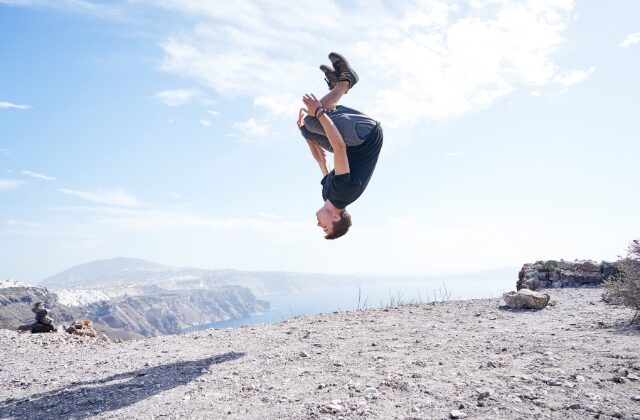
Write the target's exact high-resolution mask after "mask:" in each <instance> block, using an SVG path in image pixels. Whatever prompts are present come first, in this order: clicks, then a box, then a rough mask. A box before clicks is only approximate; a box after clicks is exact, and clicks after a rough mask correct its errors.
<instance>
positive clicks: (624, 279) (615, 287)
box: [605, 240, 640, 323]
mask: <svg viewBox="0 0 640 420" xmlns="http://www.w3.org/2000/svg"><path fill="white" fill-rule="evenodd" d="M619 268H620V274H621V275H620V276H619V278H618V279H616V280H608V281H607V282H606V283H605V287H606V288H607V292H608V294H609V295H610V297H611V298H612V300H613V301H615V302H619V303H621V304H623V305H625V306H628V307H629V308H631V309H635V311H636V312H635V314H634V316H633V319H632V320H631V322H632V323H636V322H640V240H635V241H633V242H631V244H630V245H629V248H628V252H627V257H626V258H624V259H622V260H621V261H620V262H619Z"/></svg>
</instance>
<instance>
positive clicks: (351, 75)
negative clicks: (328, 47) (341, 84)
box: [329, 52, 358, 89]
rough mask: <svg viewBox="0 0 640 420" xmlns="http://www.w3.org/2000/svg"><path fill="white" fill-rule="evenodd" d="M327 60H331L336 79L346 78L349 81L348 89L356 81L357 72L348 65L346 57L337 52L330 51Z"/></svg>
mask: <svg viewBox="0 0 640 420" xmlns="http://www.w3.org/2000/svg"><path fill="white" fill-rule="evenodd" d="M329 60H331V64H333V68H334V69H335V70H336V75H337V77H338V81H343V80H346V81H347V82H349V89H351V88H352V87H353V86H354V85H355V84H356V83H358V74H357V73H356V72H355V71H353V69H352V68H351V66H349V63H348V62H347V59H346V58H344V57H343V56H341V55H340V54H338V53H335V52H332V53H330V54H329Z"/></svg>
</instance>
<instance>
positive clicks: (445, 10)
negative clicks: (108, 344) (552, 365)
mask: <svg viewBox="0 0 640 420" xmlns="http://www.w3.org/2000/svg"><path fill="white" fill-rule="evenodd" d="M331 51H337V52H340V53H342V54H343V55H345V56H346V57H347V58H348V59H349V61H350V63H351V64H352V66H353V67H354V68H355V69H356V71H357V72H358V74H359V76H360V82H359V83H358V85H356V86H354V88H353V89H352V90H350V91H349V92H348V93H347V95H345V96H344V98H343V99H342V103H343V104H344V105H347V106H350V107H353V108H356V109H359V110H361V111H363V112H365V113H367V114H369V115H371V116H372V117H374V118H375V119H377V120H379V121H380V122H381V123H382V127H383V129H384V142H385V143H384V147H383V150H382V153H381V156H380V159H379V162H378V167H377V169H376V171H375V173H374V175H373V178H372V180H371V182H370V184H369V187H368V188H367V190H366V191H365V193H364V194H363V195H362V197H361V198H360V199H359V200H358V201H357V202H355V203H354V204H352V205H351V206H349V210H350V212H351V214H352V218H353V226H352V228H351V230H350V232H349V233H348V234H347V235H346V236H345V237H343V238H340V239H338V240H334V241H327V240H325V239H323V234H324V233H323V232H322V230H321V229H320V228H319V227H317V226H316V225H315V224H316V220H315V211H316V210H317V209H318V208H319V207H321V206H322V197H321V186H320V180H321V178H322V174H321V173H320V170H319V168H318V167H317V165H316V163H315V162H314V161H313V159H312V157H311V154H310V152H309V150H308V147H307V145H306V143H305V142H304V140H303V138H302V137H301V136H300V134H299V132H298V130H297V127H296V125H295V121H296V117H297V112H298V109H299V107H300V106H301V101H300V99H301V97H302V95H303V94H304V93H307V92H311V93H315V94H316V95H322V94H324V93H325V92H326V90H327V87H326V84H325V82H324V81H323V79H322V73H321V72H320V70H318V66H319V65H320V64H323V63H327V64H328V59H327V54H328V53H329V52H331ZM0 63H1V64H0V278H2V277H7V278H16V279H17V280H20V281H25V282H36V281H38V280H41V279H43V278H45V277H47V276H49V275H52V274H54V273H56V272H58V271H61V270H63V269H66V268H68V267H70V266H72V265H75V264H81V263H84V262H88V261H91V260H95V259H104V258H112V257H116V256H127V257H135V258H143V259H148V260H152V261H156V262H160V263H164V264H169V265H175V266H195V267H202V268H212V269H218V268H234V269H242V270H276V271H299V272H316V273H329V274H354V275H436V274H451V273H464V272H474V271H480V270H486V269H491V268H499V267H508V266H520V265H522V264H524V263H527V262H533V261H536V260H542V259H561V258H563V259H566V260H573V259H576V258H578V259H594V260H614V259H616V258H617V257H618V256H619V255H622V254H624V252H625V249H626V247H627V245H628V243H629V242H630V241H631V240H632V239H635V238H638V237H640V218H639V217H638V214H639V213H640V194H638V191H639V189H638V176H637V165H638V163H637V162H638V157H639V156H640V144H639V142H638V140H639V139H638V121H639V118H638V117H639V115H638V104H637V101H638V98H640V83H638V75H639V74H640V3H638V2H637V1H636V0H618V1H615V2H599V1H586V0H583V1H580V0H576V1H573V0H529V1H527V0H509V1H507V0H455V1H454V0H451V1H444V0H424V1H406V2H392V1H389V2H385V1H362V2H359V1H321V2H318V1H300V2H286V1H264V2H263V1H260V2H257V1H256V2H252V1H242V0H237V1H234V2H228V1H204V0H128V1H125V0H115V1H109V2H106V1H100V2H98V1H89V0H57V1H39V0H0Z"/></svg>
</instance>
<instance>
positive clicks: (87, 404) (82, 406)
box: [0, 352, 245, 419]
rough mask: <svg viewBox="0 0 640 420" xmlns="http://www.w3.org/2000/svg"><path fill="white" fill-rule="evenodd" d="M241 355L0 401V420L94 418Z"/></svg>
mask: <svg viewBox="0 0 640 420" xmlns="http://www.w3.org/2000/svg"><path fill="white" fill-rule="evenodd" d="M244 355H245V353H235V352H232V353H225V354H221V355H218V356H214V357H208V358H206V359H201V360H191V361H183V362H175V363H170V364H166V365H160V366H155V367H149V368H145V369H140V370H136V371H133V372H126V373H121V374H117V375H113V376H110V377H108V378H104V379H97V380H93V381H84V382H77V383H74V384H72V385H70V386H69V387H66V388H64V389H60V390H54V391H51V392H45V393H41V394H36V395H32V396H30V397H29V399H26V400H24V399H23V400H17V401H16V400H12V399H9V400H6V401H2V402H0V418H3V419H4V418H19V419H22V418H34V417H44V418H70V417H73V418H74V419H83V418H87V417H91V416H95V415H98V414H100V413H104V412H108V411H114V410H118V409H120V408H123V407H127V406H129V405H132V404H135V403H137V402H138V401H142V400H144V399H147V398H149V397H151V396H153V395H156V394H159V393H161V392H164V391H167V390H169V389H172V388H175V387H178V386H180V385H185V384H187V383H189V382H191V381H193V380H194V379H196V378H198V377H199V376H200V375H203V374H204V373H206V370H207V369H208V368H209V367H210V366H211V365H216V364H220V363H224V362H230V361H232V360H237V359H239V358H241V357H243V356H244ZM62 369H64V368H62Z"/></svg>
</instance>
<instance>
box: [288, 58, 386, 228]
mask: <svg viewBox="0 0 640 420" xmlns="http://www.w3.org/2000/svg"><path fill="white" fill-rule="evenodd" d="M329 60H331V64H332V65H333V69H332V68H330V67H329V66H325V65H322V66H320V70H322V71H323V72H324V74H325V81H326V82H327V84H328V85H329V90H330V91H329V93H328V94H327V95H325V96H324V97H323V98H322V99H320V100H318V99H317V98H316V97H315V95H313V94H305V95H304V97H303V98H302V101H303V102H304V105H305V108H301V109H300V113H299V115H298V128H300V132H301V133H302V136H303V137H304V138H305V139H306V140H307V143H308V144H309V148H310V149H311V154H312V155H313V157H314V159H315V160H316V162H318V165H320V170H321V171H322V174H323V175H324V178H322V181H321V184H322V199H323V200H324V205H323V206H322V208H320V210H318V211H317V212H316V217H317V219H318V226H320V227H321V228H322V230H324V232H325V238H326V239H336V238H339V237H340V236H342V235H344V234H345V233H347V231H348V230H349V227H350V226H351V215H350V214H349V212H348V211H347V210H346V207H347V206H348V205H349V204H351V203H353V202H354V201H356V200H357V199H358V198H359V197H360V195H362V193H363V192H364V190H365V188H367V185H368V184H369V180H370V179H371V175H372V174H373V171H374V169H375V168H376V163H377V162H378V156H379V155H380V149H381V148H382V127H381V126H380V123H379V122H377V121H375V120H374V119H372V118H370V117H368V116H367V115H365V114H363V113H362V112H360V111H356V110H355V109H351V108H347V107H345V106H342V105H338V101H339V100H340V99H341V98H342V96H343V95H344V94H345V93H347V91H348V90H349V89H351V88H352V87H353V86H354V85H355V84H356V83H357V82H358V75H357V74H356V72H355V71H353V69H352V68H351V66H350V65H349V63H348V62H347V60H346V59H345V58H344V57H343V56H341V55H340V54H337V53H334V52H332V53H331V54H329ZM305 113H306V114H307V115H306V116H304V114H305ZM325 150H326V151H328V152H332V153H333V170H332V171H331V172H329V170H328V168H327V162H326V158H325Z"/></svg>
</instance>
